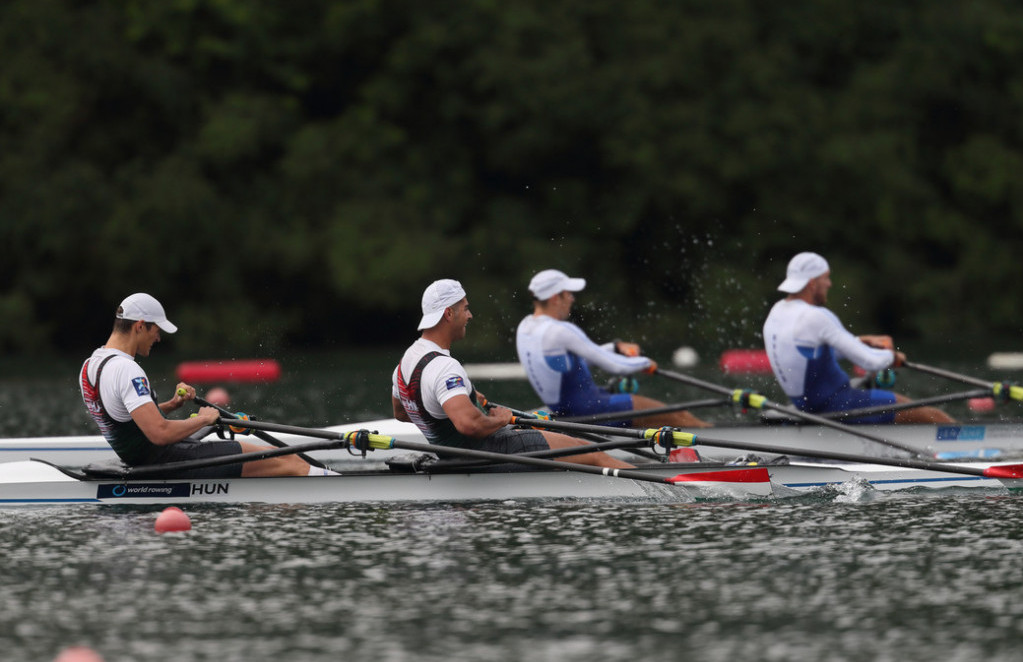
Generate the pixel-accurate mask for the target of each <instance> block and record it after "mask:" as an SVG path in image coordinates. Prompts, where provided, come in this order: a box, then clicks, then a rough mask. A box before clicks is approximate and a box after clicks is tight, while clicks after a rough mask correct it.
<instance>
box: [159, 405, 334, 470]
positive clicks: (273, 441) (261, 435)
mask: <svg viewBox="0 0 1023 662" xmlns="http://www.w3.org/2000/svg"><path fill="white" fill-rule="evenodd" d="M183 391H184V389H178V395H185V394H184V392H183ZM195 402H196V404H198V405H199V406H200V407H213V408H214V409H216V410H217V411H219V412H220V416H221V418H229V419H232V421H233V420H236V419H241V417H240V416H238V414H235V413H234V412H232V411H229V410H227V409H224V408H223V407H221V406H220V405H215V404H213V403H212V402H210V401H209V400H206V399H205V398H200V397H199V396H198V395H197V396H195ZM231 424H232V423H228V426H230V425H231ZM234 426H235V427H238V425H237V424H234ZM253 434H254V435H255V436H256V438H257V439H261V440H263V441H265V442H266V443H268V444H270V445H271V446H276V447H277V448H289V446H288V444H286V443H284V442H283V441H281V440H280V439H278V438H277V437H274V436H273V435H270V434H267V433H266V432H264V431H262V430H253ZM298 456H299V457H300V458H302V459H303V460H305V461H306V462H307V463H308V464H309V465H311V466H314V467H318V468H320V469H327V468H328V467H327V465H325V464H324V463H322V462H320V461H319V460H314V459H313V458H311V457H309V456H308V455H305V454H303V453H298Z"/></svg>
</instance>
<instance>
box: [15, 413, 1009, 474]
mask: <svg viewBox="0 0 1023 662" xmlns="http://www.w3.org/2000/svg"><path fill="white" fill-rule="evenodd" d="M327 429H328V430H332V431H337V432H344V431H348V430H358V429H367V430H374V431H377V432H379V433H380V434H384V435H387V436H391V437H395V438H397V439H401V440H404V441H413V442H417V443H425V440H424V439H423V436H422V434H421V433H420V432H419V430H418V429H417V428H416V427H415V426H414V425H413V424H411V423H403V422H401V421H397V420H395V419H393V418H391V419H381V420H375V421H365V422H362V423H353V424H349V425H337V426H333V427H330V428H327ZM857 429H859V430H862V431H864V432H869V433H870V434H872V435H874V436H879V437H882V438H885V439H889V440H891V441H895V442H898V443H900V444H903V445H907V446H910V447H912V448H915V449H917V450H919V451H920V452H921V453H923V454H926V455H933V456H935V457H937V458H938V459H942V460H954V459H967V458H969V459H986V460H995V459H1004V458H1010V457H1023V423H978V424H963V425H898V426H895V425H865V426H857ZM694 432H696V433H697V438H699V437H702V436H705V437H707V438H715V439H723V440H728V441H736V442H747V443H753V444H765V445H782V446H785V447H788V448H792V449H793V454H795V453H796V452H797V451H799V450H804V451H838V452H843V453H854V454H858V455H867V456H872V457H887V456H892V455H897V454H899V451H896V450H894V449H891V448H888V447H886V446H883V445H881V444H878V443H876V442H873V441H869V440H866V439H862V438H860V437H856V436H854V435H852V434H850V433H848V432H844V431H841V430H834V429H832V428H826V427H820V426H817V425H798V424H783V425H777V424H772V425H735V426H728V425H725V426H719V427H715V428H708V429H704V430H695V431H694ZM244 438H246V439H252V437H244ZM278 438H279V439H280V440H281V441H284V442H285V443H289V444H293V443H300V442H303V441H307V440H308V439H307V438H305V437H295V436H290V435H280V436H279V437H278ZM699 450H700V453H701V454H702V455H703V456H704V457H706V458H710V459H722V460H725V459H731V458H734V457H735V456H736V455H738V454H739V453H738V452H737V451H735V450H724V449H721V450H717V449H714V448H712V447H709V446H699ZM392 454H393V452H392V453H389V452H387V451H374V452H372V453H370V454H369V456H368V457H367V459H368V460H370V461H371V463H372V462H375V463H380V462H382V461H383V460H385V459H386V458H387V457H389V456H390V455H392ZM311 455H312V456H314V457H316V458H318V459H320V460H323V461H325V462H329V463H330V464H331V465H335V466H340V467H342V468H344V467H346V466H353V467H354V466H357V465H361V466H365V465H366V464H367V462H366V460H365V459H363V458H362V457H361V456H357V455H352V454H351V453H349V452H348V451H346V450H326V451H315V452H313V453H311ZM621 456H622V457H623V458H625V457H627V456H626V455H621ZM114 457H115V456H114V453H113V451H112V450H111V449H110V446H109V445H107V443H106V441H105V440H104V439H103V438H102V437H100V436H98V435H89V436H66V437H29V438H21V439H0V462H14V461H21V460H29V459H33V458H34V459H40V460H46V461H47V462H52V463H54V464H60V465H63V466H71V467H81V466H85V465H86V464H92V463H96V462H103V461H107V460H111V459H114ZM766 457H770V456H766Z"/></svg>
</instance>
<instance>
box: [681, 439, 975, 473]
mask: <svg viewBox="0 0 1023 662" xmlns="http://www.w3.org/2000/svg"><path fill="white" fill-rule="evenodd" d="M696 445H697V446H714V447H715V448H731V449H735V450H742V451H755V452H761V453H777V454H779V455H796V456H802V457H815V458H819V459H822V460H835V461H838V462H856V463H860V464H882V465H885V466H893V467H902V468H906V469H924V470H927V471H943V472H945V473H954V474H966V475H969V476H984V475H985V473H984V469H980V468H977V467H963V466H952V465H948V464H942V463H939V462H929V461H927V460H914V459H911V458H898V457H873V456H866V455H857V454H855V453H840V452H837V451H822V450H812V449H803V448H788V447H785V446H774V445H771V444H759V443H750V442H745V441H731V440H725V439H710V438H706V437H703V436H702V435H697V437H696Z"/></svg>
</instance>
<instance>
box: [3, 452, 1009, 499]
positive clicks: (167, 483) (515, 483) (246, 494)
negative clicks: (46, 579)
mask: <svg viewBox="0 0 1023 662" xmlns="http://www.w3.org/2000/svg"><path fill="white" fill-rule="evenodd" d="M970 466H978V465H976V464H971V465H970ZM983 466H989V465H987V464H984V465H983ZM647 471H649V473H650V474H651V476H660V477H669V476H673V475H675V474H677V473H679V472H680V471H684V472H686V475H687V479H688V480H686V481H684V482H682V483H678V484H676V485H669V484H665V483H658V482H647V481H639V480H632V479H628V478H618V477H614V476H604V475H593V474H582V473H575V472H568V471H517V472H511V473H450V474H399V473H390V472H380V471H370V472H365V471H364V472H358V473H352V474H345V475H340V476H321V477H312V478H237V479H226V478H225V479H202V480H191V479H182V480H159V479H152V480H128V481H125V480H117V479H102V480H92V479H90V480H80V479H77V478H75V477H73V476H71V475H69V474H68V473H65V472H63V471H60V470H59V469H57V468H55V467H53V466H52V465H49V464H46V463H42V462H31V461H30V462H12V463H7V464H4V465H0V506H26V505H70V504H133V505H156V506H167V505H178V506H180V505H188V504H208V503H220V504H243V503H267V504H298V503H301V504H318V503H372V502H381V503H391V502H416V503H424V502H466V501H506V500H525V499H642V500H653V501H679V502H689V501H694V500H696V499H734V498H740V499H748V498H765V497H769V496H771V495H774V496H791V495H795V494H801V493H806V492H813V491H819V490H822V489H827V488H829V487H843V486H853V487H862V488H864V489H873V490H878V491H895V490H906V489H914V488H917V489H942V488H980V489H984V490H990V491H996V492H1004V491H1005V490H1006V489H1007V488H1009V489H1017V488H1020V487H1023V481H1018V480H997V479H991V478H983V477H977V476H969V475H961V474H953V473H947V472H942V471H934V470H919V469H904V468H896V467H891V466H882V465H866V464H861V465H818V464H808V463H793V464H790V465H780V466H771V467H761V468H758V470H754V471H750V470H749V468H744V467H739V468H722V467H720V466H706V465H704V466H698V467H689V466H686V465H665V464H659V465H653V466H650V467H649V468H648V469H647Z"/></svg>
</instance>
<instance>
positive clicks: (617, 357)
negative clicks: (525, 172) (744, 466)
mask: <svg viewBox="0 0 1023 662" xmlns="http://www.w3.org/2000/svg"><path fill="white" fill-rule="evenodd" d="M584 287H586V281H585V280H584V279H582V278H569V277H568V276H567V275H566V274H565V273H563V272H561V271H558V270H557V269H546V270H544V271H541V272H540V273H538V274H536V275H535V276H533V279H532V280H531V281H530V282H529V291H530V292H531V293H532V295H533V314H532V315H528V316H526V317H525V318H524V319H523V320H522V322H520V323H519V327H518V330H517V332H516V334H515V344H516V348H517V350H518V354H519V361H520V362H521V363H522V365H523V367H525V369H526V376H527V377H528V378H529V383H530V384H531V385H532V386H533V390H534V391H536V394H537V395H538V396H540V399H541V400H542V401H543V403H544V405H545V406H547V407H548V408H549V409H550V410H551V411H552V413H554V414H556V415H559V416H589V415H592V414H603V413H610V412H618V411H622V412H624V411H632V410H641V409H653V408H655V407H663V406H664V403H663V402H659V401H657V400H654V399H653V398H648V397H645V396H641V395H634V394H630V393H612V392H610V391H609V390H608V389H605V388H601V387H599V386H597V385H596V384H595V383H594V381H593V376H592V375H591V374H590V364H591V363H592V364H593V365H595V366H596V367H598V368H600V369H601V370H603V371H605V372H608V373H610V374H612V375H630V374H634V373H638V372H653V371H654V370H656V369H657V364H656V363H655V362H654V361H652V360H651V359H649V358H647V357H645V356H640V355H639V346H638V345H635V344H633V343H626V342H621V341H614V342H611V343H607V344H606V345H597V344H596V343H594V342H593V341H592V340H590V339H589V338H588V337H587V336H586V334H585V333H583V331H582V329H580V328H579V327H578V326H576V325H575V324H572V323H571V322H569V321H568V318H569V315H570V314H571V312H572V304H573V303H574V302H575V294H574V293H575V292H579V291H581V290H582V289H583V288H584ZM636 420H639V421H640V422H639V423H635V424H636V425H643V426H649V427H658V426H663V425H670V426H672V427H708V425H709V424H708V423H706V422H704V421H702V420H700V419H699V418H697V417H696V416H693V415H692V414H690V413H689V412H687V411H677V412H670V413H666V414H658V415H656V416H645V417H641V418H640V417H637V419H636ZM632 424H634V421H619V422H615V423H612V425H617V426H628V425H632Z"/></svg>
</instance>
